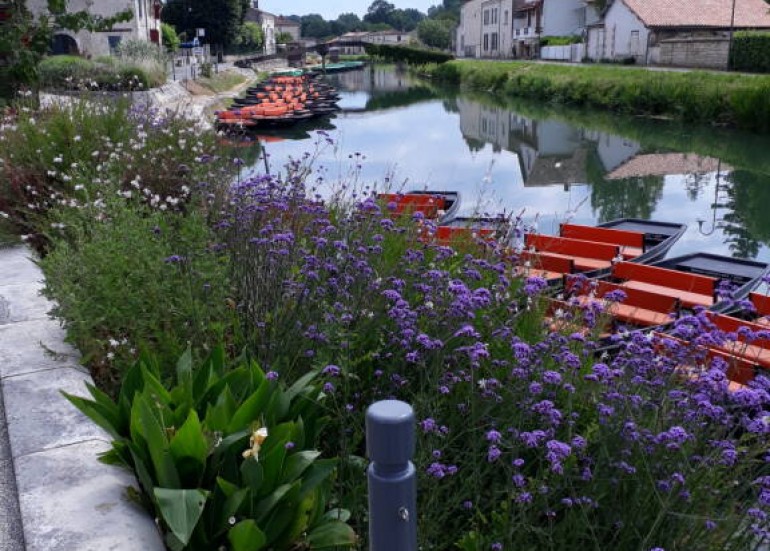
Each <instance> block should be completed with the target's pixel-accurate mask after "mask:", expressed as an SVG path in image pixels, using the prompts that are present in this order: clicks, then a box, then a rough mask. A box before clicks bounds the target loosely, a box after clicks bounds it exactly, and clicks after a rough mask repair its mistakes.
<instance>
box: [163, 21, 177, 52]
mask: <svg viewBox="0 0 770 551" xmlns="http://www.w3.org/2000/svg"><path fill="white" fill-rule="evenodd" d="M160 32H161V34H162V36H163V45H164V46H165V47H166V49H167V50H168V51H169V52H175V51H177V50H178V49H179V45H180V44H181V43H182V41H181V39H180V38H179V35H178V34H177V33H176V29H175V28H174V27H173V26H172V25H169V24H168V23H161V24H160Z"/></svg>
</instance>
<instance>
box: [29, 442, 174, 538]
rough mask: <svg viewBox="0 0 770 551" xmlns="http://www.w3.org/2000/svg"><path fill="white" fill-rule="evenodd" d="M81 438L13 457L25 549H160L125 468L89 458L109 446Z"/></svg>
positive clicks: (153, 527) (152, 523) (155, 529)
mask: <svg viewBox="0 0 770 551" xmlns="http://www.w3.org/2000/svg"><path fill="white" fill-rule="evenodd" d="M109 447H110V446H109V444H107V443H106V442H101V441H90V442H82V443H80V444H76V445H74V446H68V447H65V448H57V449H54V450H48V451H45V452H42V453H36V454H31V455H27V456H24V457H21V458H17V459H16V465H17V480H18V488H19V502H20V504H21V513H22V516H23V518H24V538H25V542H26V546H27V551H75V550H77V551H107V550H110V551H140V550H141V551H163V550H164V546H163V544H162V543H161V537H160V534H159V533H158V531H157V528H156V526H155V523H154V522H153V520H152V518H151V517H150V515H149V514H147V512H146V511H144V510H142V509H141V508H140V507H139V506H137V505H136V504H134V503H133V502H131V501H130V500H129V499H128V498H127V496H126V491H125V489H126V487H127V486H129V485H132V484H134V485H135V484H136V482H135V481H134V479H133V477H132V476H131V475H130V473H128V472H127V471H125V470H123V469H121V468H119V467H114V466H109V465H104V464H102V463H98V462H96V461H92V460H91V458H94V457H96V455H97V454H98V453H101V452H104V451H106V450H108V449H109Z"/></svg>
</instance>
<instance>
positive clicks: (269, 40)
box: [244, 0, 278, 55]
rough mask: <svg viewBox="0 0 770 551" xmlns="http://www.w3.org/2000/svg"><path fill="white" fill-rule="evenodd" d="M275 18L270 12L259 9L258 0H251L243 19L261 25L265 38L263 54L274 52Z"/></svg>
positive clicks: (272, 53)
mask: <svg viewBox="0 0 770 551" xmlns="http://www.w3.org/2000/svg"><path fill="white" fill-rule="evenodd" d="M277 19H278V18H277V17H276V16H275V15H273V14H272V13H268V12H266V11H264V10H260V9H259V0H252V4H251V7H249V9H248V11H247V12H246V16H245V17H244V21H250V22H252V23H256V24H257V25H259V26H260V27H262V36H263V37H264V39H265V45H264V51H265V55H274V54H275V52H276V43H275V39H276V37H277V31H276V20H277Z"/></svg>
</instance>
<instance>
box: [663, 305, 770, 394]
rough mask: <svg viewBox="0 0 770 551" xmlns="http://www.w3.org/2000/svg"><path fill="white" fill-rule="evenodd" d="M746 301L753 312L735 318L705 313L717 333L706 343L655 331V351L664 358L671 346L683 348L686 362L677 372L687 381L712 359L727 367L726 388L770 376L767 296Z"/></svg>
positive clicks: (707, 365)
mask: <svg viewBox="0 0 770 551" xmlns="http://www.w3.org/2000/svg"><path fill="white" fill-rule="evenodd" d="M748 302H750V303H751V305H752V306H753V311H751V312H748V311H746V310H743V311H741V312H740V313H736V314H735V315H728V314H721V313H717V312H708V313H707V314H706V315H707V316H708V319H709V322H710V323H711V324H712V325H713V328H714V329H715V330H716V334H714V335H713V336H714V337H716V338H714V339H710V340H709V342H708V343H705V342H698V343H692V342H687V341H685V340H684V339H681V338H678V337H676V336H672V335H669V334H666V333H660V332H656V333H655V334H654V335H655V337H656V339H657V340H658V346H657V348H658V352H659V353H660V354H662V355H666V354H667V353H668V352H669V351H670V349H671V346H670V345H671V344H672V343H673V344H674V345H678V346H680V347H685V348H686V349H687V351H688V354H687V359H686V360H685V361H683V363H681V364H680V365H679V366H678V367H677V370H678V371H679V372H681V373H682V374H684V375H685V376H686V377H688V378H691V379H692V378H698V377H700V376H701V375H702V374H703V373H704V372H705V371H706V370H707V369H708V367H709V364H711V363H712V362H714V360H716V359H719V360H721V361H722V362H723V364H724V365H725V366H726V368H727V370H726V376H727V378H728V380H729V387H728V388H729V389H730V390H738V389H740V388H744V387H745V386H746V385H747V384H748V383H750V382H751V381H752V380H753V379H754V377H756V376H757V375H758V374H764V375H766V376H767V375H770V339H768V338H767V334H768V331H769V330H770V296H767V295H765V294H760V293H756V292H750V293H749V296H748Z"/></svg>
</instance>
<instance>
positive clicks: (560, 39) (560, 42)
mask: <svg viewBox="0 0 770 551" xmlns="http://www.w3.org/2000/svg"><path fill="white" fill-rule="evenodd" d="M581 42H583V38H582V37H580V36H544V37H542V38H541V39H540V45H541V46H569V45H570V44H580V43H581Z"/></svg>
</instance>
